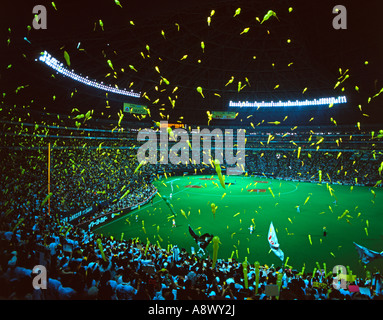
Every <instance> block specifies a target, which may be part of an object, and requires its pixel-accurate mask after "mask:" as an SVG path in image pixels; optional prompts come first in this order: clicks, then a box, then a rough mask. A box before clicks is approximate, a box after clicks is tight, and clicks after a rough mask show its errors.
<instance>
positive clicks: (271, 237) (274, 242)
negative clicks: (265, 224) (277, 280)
mask: <svg viewBox="0 0 383 320" xmlns="http://www.w3.org/2000/svg"><path fill="white" fill-rule="evenodd" d="M267 240H268V241H269V244H270V249H271V250H273V252H274V253H275V254H276V256H277V257H278V258H279V259H281V260H282V261H283V259H284V257H285V255H284V253H283V251H282V250H281V249H280V248H279V243H278V238H277V234H276V233H275V229H274V225H273V223H272V222H271V223H270V228H269V234H268V236H267Z"/></svg>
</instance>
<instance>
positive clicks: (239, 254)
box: [94, 176, 383, 277]
mask: <svg viewBox="0 0 383 320" xmlns="http://www.w3.org/2000/svg"><path fill="white" fill-rule="evenodd" d="M225 182H226V188H225V189H224V188H223V187H222V186H221V185H220V183H219V179H218V177H217V176H183V177H182V176H181V177H180V176H176V177H167V178H163V179H161V180H158V181H155V185H156V187H157V189H158V193H157V195H156V196H155V197H154V198H153V203H151V202H149V203H148V204H146V205H144V206H142V207H139V208H138V209H136V210H134V211H132V212H129V213H128V214H125V215H123V214H121V217H119V218H118V219H115V220H114V221H113V222H112V223H109V224H106V225H103V226H101V227H99V228H97V229H95V230H94V232H96V233H99V234H103V235H107V236H113V237H114V238H117V239H120V238H121V234H122V233H123V237H124V239H129V238H137V237H138V238H139V239H140V240H141V241H142V242H144V243H146V242H147V240H149V241H150V243H152V244H159V245H160V246H161V248H165V249H167V248H168V246H169V245H170V246H171V245H175V244H177V245H178V247H179V248H185V249H186V250H187V251H188V252H189V253H191V252H192V249H191V248H192V247H193V248H194V249H195V251H196V252H197V251H198V246H197V244H196V242H195V241H194V239H193V238H192V237H191V235H190V233H189V231H188V225H190V226H191V227H192V228H193V229H194V231H195V232H196V233H197V234H204V233H210V234H212V235H214V236H218V237H219V239H220V245H219V250H218V259H225V260H228V259H229V258H230V257H232V258H234V259H236V260H237V261H240V262H242V261H244V260H245V258H247V260H248V261H249V262H250V263H251V264H253V263H254V262H255V261H259V262H260V263H261V264H262V265H263V264H266V265H268V266H270V265H272V264H274V265H276V266H280V265H281V263H282V262H281V260H280V259H279V258H278V257H277V256H276V255H275V254H274V253H273V252H272V251H270V245H269V243H268V240H267V235H268V231H269V226H270V222H273V225H274V227H275V229H276V233H277V237H278V241H279V244H280V248H281V250H282V251H283V252H284V261H283V264H284V263H286V262H287V265H288V266H291V267H293V269H296V270H298V271H301V269H302V267H303V266H305V272H312V271H313V270H314V268H316V267H317V264H316V263H317V262H318V263H319V265H320V266H321V267H322V266H323V263H326V267H327V272H328V271H330V270H332V268H333V267H334V266H335V265H344V266H349V267H350V268H351V270H352V271H353V274H356V275H358V276H362V277H364V275H365V271H366V267H365V266H364V264H362V263H361V262H360V260H359V255H358V252H357V250H356V249H355V246H354V244H353V242H356V243H358V244H359V245H362V246H364V247H367V248H368V249H371V250H374V251H378V252H381V251H382V250H383V190H381V189H380V188H369V187H361V186H354V187H353V188H351V187H350V186H343V185H340V184H331V185H330V184H329V185H327V184H325V183H322V184H317V183H307V182H293V181H282V180H274V179H266V178H264V177H253V176H251V177H250V176H247V177H245V176H229V177H226V181H225ZM371 190H372V191H371ZM163 196H166V197H165V199H166V198H167V199H168V201H169V202H170V203H171V206H172V209H173V211H174V212H175V213H176V216H174V215H173V213H172V210H171V208H169V206H168V204H167V203H166V201H165V200H164V198H163ZM212 204H214V205H215V206H216V210H215V214H213V212H212ZM173 219H174V221H173ZM174 223H175V226H174ZM251 225H253V227H254V230H253V232H252V233H251V232H250V226H251ZM324 230H326V235H324ZM206 252H207V253H208V254H210V256H212V253H213V243H210V244H209V246H208V247H207V248H206ZM367 270H370V271H371V272H377V271H379V270H383V259H376V260H374V261H372V262H370V263H369V264H367Z"/></svg>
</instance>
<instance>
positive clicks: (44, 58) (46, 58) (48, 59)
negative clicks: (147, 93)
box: [39, 51, 141, 98]
mask: <svg viewBox="0 0 383 320" xmlns="http://www.w3.org/2000/svg"><path fill="white" fill-rule="evenodd" d="M39 60H40V61H41V62H43V63H45V64H46V65H47V66H48V67H50V68H52V69H53V70H55V71H57V72H58V73H60V74H62V75H63V76H65V77H68V78H71V79H73V80H75V81H78V82H81V83H83V84H85V85H87V86H91V87H94V88H97V89H100V90H104V91H107V92H111V93H115V94H120V95H124V96H129V97H135V98H139V97H140V96H141V93H137V92H134V91H133V90H130V91H128V90H126V89H119V88H117V87H112V86H111V85H109V86H107V85H105V84H103V83H102V82H101V83H99V82H96V81H93V80H89V79H88V77H83V76H80V75H78V74H76V73H74V72H73V70H72V71H70V70H68V69H66V68H65V67H64V65H63V63H61V62H59V61H58V60H57V59H55V58H54V57H52V56H51V55H50V54H49V53H48V52H46V51H44V52H43V53H42V54H41V55H40V57H39Z"/></svg>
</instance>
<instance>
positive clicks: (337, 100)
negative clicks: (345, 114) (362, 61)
mask: <svg viewBox="0 0 383 320" xmlns="http://www.w3.org/2000/svg"><path fill="white" fill-rule="evenodd" d="M341 103H347V98H346V97H345V96H339V97H329V98H320V99H313V100H307V99H306V100H295V101H290V100H288V101H270V102H265V101H261V102H257V101H250V102H249V101H238V102H233V101H230V102H229V107H240V108H255V107H268V108H274V107H306V106H320V105H334V104H341Z"/></svg>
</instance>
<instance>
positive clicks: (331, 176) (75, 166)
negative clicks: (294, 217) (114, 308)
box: [0, 127, 383, 300]
mask: <svg viewBox="0 0 383 320" xmlns="http://www.w3.org/2000/svg"><path fill="white" fill-rule="evenodd" d="M32 128H33V127H32ZM41 130H42V129H41ZM44 130H45V131H42V132H40V135H36V134H35V135H33V136H23V134H27V132H26V131H25V128H24V129H23V128H18V129H17V130H15V131H14V135H12V136H9V137H6V138H4V137H3V138H4V141H3V144H4V145H5V146H6V147H5V151H4V152H5V153H6V154H8V158H7V163H6V165H4V166H2V168H1V171H0V178H1V180H2V181H3V185H2V191H3V195H4V197H3V199H1V201H0V299H47V300H48V299H59V300H60V299H61V300H66V299H99V300H108V299H111V300H145V299H147V300H218V299H222V300H244V299H251V300H265V299H276V297H275V296H270V295H267V294H266V288H267V286H268V285H271V284H276V279H277V273H281V272H282V273H283V283H282V286H281V291H280V294H279V299H281V300H291V299H299V300H357V299H358V300H360V299H361V300H363V299H366V300H376V299H382V295H383V293H382V291H381V286H380V285H379V284H380V283H381V282H380V281H381V280H379V274H375V275H373V277H372V279H362V278H357V279H356V280H355V283H354V284H356V285H358V286H359V287H361V288H368V290H364V291H363V293H362V291H359V292H350V291H349V290H347V289H346V290H344V289H341V288H338V289H335V288H333V285H332V281H333V280H332V277H327V278H325V277H324V276H323V275H322V274H321V273H320V272H319V271H318V272H317V273H316V274H309V273H304V274H299V273H298V272H296V271H295V270H294V269H291V268H290V267H287V268H285V267H282V266H275V267H274V266H266V265H263V266H261V269H260V270H261V271H260V280H259V287H258V293H255V291H256V290H255V289H256V288H255V269H254V266H253V265H251V266H249V270H248V283H249V287H248V288H247V289H246V288H245V283H244V279H243V266H242V264H241V263H239V262H237V261H236V260H235V259H233V261H224V260H218V261H217V264H216V266H215V268H214V269H213V268H212V259H211V257H201V256H198V255H190V254H188V253H187V252H186V250H184V249H183V248H181V250H180V251H179V254H177V251H178V250H176V249H175V248H171V250H170V251H167V250H165V249H161V248H159V247H158V246H156V245H154V244H151V245H150V246H149V247H148V251H147V252H146V254H145V250H146V244H144V243H142V242H141V241H138V240H137V239H127V240H124V239H122V240H118V239H112V238H107V237H100V236H99V235H96V234H94V233H92V232H89V231H86V230H84V229H81V228H77V227H76V226H73V225H71V224H69V223H66V222H65V223H64V222H60V220H58V219H56V214H59V213H60V212H65V211H68V210H73V211H79V210H83V209H84V208H87V207H89V206H91V205H93V204H95V203H102V202H105V201H108V200H110V199H112V198H116V197H120V196H121V194H124V193H125V192H126V190H130V193H129V194H127V195H126V197H123V198H122V199H120V200H119V201H117V202H114V203H112V204H111V205H110V206H108V207H107V208H105V209H104V211H103V212H104V213H105V212H109V211H118V210H119V209H123V208H126V207H127V206H132V205H135V204H137V203H140V202H141V201H143V200H145V198H146V197H148V195H149V194H151V192H152V191H153V186H152V184H151V181H152V180H153V179H154V178H155V176H157V175H158V174H159V172H168V173H171V172H174V171H176V170H178V171H179V174H182V172H183V171H189V172H190V173H195V174H210V173H211V174H214V168H212V167H211V166H209V165H207V164H189V165H188V166H184V165H178V166H177V165H173V164H166V165H157V166H147V165H146V166H143V167H142V168H141V170H140V172H139V174H134V169H135V168H136V166H137V163H136V162H135V157H134V155H135V154H136V150H134V149H129V148H131V147H132V146H133V144H132V140H129V139H127V138H126V140H124V139H122V138H121V139H115V141H113V140H107V138H111V134H110V133H103V134H102V136H103V137H105V141H104V140H102V139H95V140H94V141H92V140H85V137H87V134H88V132H85V131H84V132H83V135H84V137H83V139H80V138H79V139H77V140H76V139H73V141H72V140H69V141H70V142H68V143H66V144H65V143H64V142H63V141H68V140H65V139H63V140H62V141H60V143H61V144H60V145H55V141H56V140H55V138H52V140H51V142H52V158H51V175H52V177H51V193H52V196H51V198H50V202H51V205H52V206H51V211H52V213H53V214H52V215H48V212H47V206H43V205H42V201H43V199H44V198H45V196H46V195H47V187H46V181H45V180H46V179H45V178H42V177H47V165H46V164H47V152H46V151H47V150H46V149H44V148H46V141H43V139H42V138H41V135H45V136H46V135H47V134H48V129H47V128H44ZM49 130H50V133H51V134H52V130H53V129H52V128H49ZM60 130H61V129H60ZM4 132H5V130H4ZM75 133H76V132H75ZM60 134H62V135H63V134H64V133H62V132H60ZM76 134H80V133H76ZM98 134H99V135H100V133H98ZM71 135H72V133H71V134H70V135H69V134H68V133H66V136H71ZM133 137H135V135H133ZM16 139H22V140H20V141H16ZM289 139H290V138H289ZM249 142H250V144H249V147H250V148H252V147H254V148H259V147H260V143H259V141H257V140H253V141H249ZM24 145H25V146H27V145H29V148H26V149H25V148H24V149H23V146H24ZM266 146H267V144H266ZM19 147H20V148H21V149H18V148H19ZM285 147H286V144H284V145H282V146H279V148H274V149H273V148H271V147H270V146H267V148H266V147H265V148H264V149H262V150H256V151H255V150H250V149H249V151H247V153H246V170H247V171H248V173H249V174H259V175H262V174H263V175H267V176H273V177H276V178H281V179H297V180H303V181H314V180H317V179H318V171H319V170H322V172H323V176H322V179H323V181H324V182H334V183H337V182H339V183H345V184H365V185H374V184H375V183H376V181H378V180H380V177H379V174H378V167H379V164H380V163H381V162H382V160H383V159H382V155H381V153H380V152H379V153H377V154H376V158H375V154H372V153H371V151H364V152H361V153H360V154H354V153H353V152H348V151H347V150H343V155H342V156H340V153H339V152H340V151H339V150H335V149H333V150H330V151H322V150H319V151H315V150H314V151H308V150H306V149H305V148H303V149H302V153H301V155H300V156H297V152H296V148H295V147H292V144H291V143H290V148H289V149H288V148H285ZM326 147H328V146H326V145H325V144H323V145H321V148H323V149H325V148H326ZM124 148H125V149H124ZM201 154H202V151H201ZM355 179H357V180H355ZM42 195H43V196H42ZM99 237H100V239H101V241H102V246H103V248H104V254H105V260H104V258H103V255H102V253H101V251H100V249H99V247H98V244H97V239H98V238H99ZM36 265H43V266H46V267H47V271H48V278H49V280H48V283H47V289H46V290H39V289H34V288H33V286H32V279H33V278H34V274H33V273H32V269H33V268H34V266H36ZM376 284H378V285H376Z"/></svg>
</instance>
